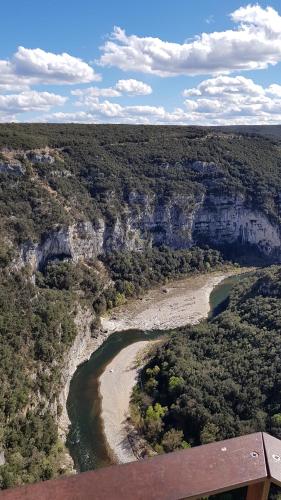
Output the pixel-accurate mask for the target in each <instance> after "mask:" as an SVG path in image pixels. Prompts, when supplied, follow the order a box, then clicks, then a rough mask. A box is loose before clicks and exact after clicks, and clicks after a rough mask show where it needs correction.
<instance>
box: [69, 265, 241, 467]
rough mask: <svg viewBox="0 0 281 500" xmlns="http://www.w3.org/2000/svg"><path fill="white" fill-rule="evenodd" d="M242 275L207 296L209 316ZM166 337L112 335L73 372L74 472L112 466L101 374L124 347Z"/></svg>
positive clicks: (140, 333)
mask: <svg viewBox="0 0 281 500" xmlns="http://www.w3.org/2000/svg"><path fill="white" fill-rule="evenodd" d="M240 279H241V275H234V276H230V277H228V278H226V279H224V280H223V281H222V282H221V283H220V284H219V285H217V286H216V287H215V288H214V290H213V291H212V293H211V295H210V313H209V317H210V316H214V315H216V314H218V313H219V312H221V310H222V309H223V308H224V307H226V305H227V298H228V296H229V293H230V290H231V288H232V287H233V285H234V284H236V283H237V282H238V281H239V280H240ZM165 335H167V333H166V332H165V331H164V332H163V331H157V330H154V331H152V332H147V331H140V330H130V331H128V330H126V331H120V332H116V333H114V334H113V335H111V336H110V337H109V338H108V339H107V340H106V341H105V342H104V343H103V345H102V346H101V347H100V348H99V349H98V350H97V351H96V352H94V353H93V355H92V356H91V358H90V359H89V361H87V362H86V363H84V364H83V365H81V366H80V367H79V368H78V369H77V370H76V372H75V374H74V376H73V378H72V381H71V385H70V392H69V396H68V401H67V410H68V415H69V418H70V421H71V428H70V432H69V435H68V439H67V447H68V448H69V451H70V454H71V456H72V458H73V460H74V464H75V468H76V469H77V470H79V471H81V472H83V471H86V470H92V469H96V468H99V467H104V466H107V465H111V464H112V463H113V457H112V455H111V453H110V450H109V449H108V446H107V442H106V438H105V435H104V431H103V421H102V418H101V397H100V393H99V384H100V377H101V374H102V373H103V372H104V370H105V369H106V367H107V365H108V364H109V363H110V362H111V361H112V359H113V358H114V357H115V356H117V354H119V353H120V351H122V350H123V349H124V348H125V347H127V346H129V345H131V344H133V343H135V342H139V341H143V340H155V339H158V338H161V337H163V336H165Z"/></svg>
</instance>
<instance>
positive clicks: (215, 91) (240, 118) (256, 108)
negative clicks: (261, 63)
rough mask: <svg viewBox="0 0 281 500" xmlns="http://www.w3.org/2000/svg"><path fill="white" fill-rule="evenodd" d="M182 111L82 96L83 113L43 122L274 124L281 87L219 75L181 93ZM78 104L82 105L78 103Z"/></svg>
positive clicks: (280, 113)
mask: <svg viewBox="0 0 281 500" xmlns="http://www.w3.org/2000/svg"><path fill="white" fill-rule="evenodd" d="M183 94H184V96H186V97H187V99H186V100H185V101H184V104H183V108H176V109H174V110H172V111H169V110H167V109H165V107H164V106H141V105H136V106H128V105H127V106H124V105H120V104H117V103H114V102H111V101H109V100H104V101H100V100H99V98H98V97H95V96H91V95H88V96H85V100H84V101H83V105H84V106H85V109H86V111H85V110H82V111H77V112H75V113H53V114H51V115H47V116H45V118H44V120H46V121H48V120H49V121H62V122H77V123H132V124H137V123H143V124H178V125H191V124H197V125H229V124H258V123H260V124H273V123H280V122H281V86H280V85H278V84H272V85H270V86H268V87H263V86H262V85H258V84H256V83H255V82H253V80H251V79H249V78H245V77H243V76H235V77H229V76H225V75H220V76H218V77H216V78H210V79H207V80H204V81H202V82H201V83H200V84H199V85H198V86H197V87H195V88H192V89H186V90H185V91H184V92H183ZM80 104H81V103H80Z"/></svg>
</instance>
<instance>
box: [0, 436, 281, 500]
mask: <svg viewBox="0 0 281 500" xmlns="http://www.w3.org/2000/svg"><path fill="white" fill-rule="evenodd" d="M271 483H274V484H276V485H277V486H281V441H279V440H278V439H276V438H274V437H272V436H270V435H269V434H266V433H256V434H249V435H246V436H241V437H238V438H234V439H228V440H226V441H219V442H216V443H211V444H207V445H203V446H198V447H195V448H192V449H189V450H183V451H179V452H174V453H168V454H166V455H159V456H157V457H154V458H149V459H147V460H141V461H139V462H132V463H129V464H123V465H116V466H111V467H106V468H103V469H98V470H95V471H91V472H84V473H82V474H77V475H73V476H67V477H63V478H61V479H56V480H50V481H46V482H42V483H36V484H33V485H27V486H23V487H20V488H15V489H10V490H6V491H2V492H1V493H0V500H64V499H67V500H179V499H199V498H201V497H206V496H209V495H214V494H216V493H220V492H226V491H231V490H234V489H236V488H242V487H247V488H248V489H247V500H266V499H267V498H268V492H269V488H270V484H271Z"/></svg>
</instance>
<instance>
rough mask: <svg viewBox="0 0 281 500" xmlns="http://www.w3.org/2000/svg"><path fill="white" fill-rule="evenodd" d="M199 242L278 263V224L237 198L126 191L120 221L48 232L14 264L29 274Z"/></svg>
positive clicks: (280, 237)
mask: <svg viewBox="0 0 281 500" xmlns="http://www.w3.org/2000/svg"><path fill="white" fill-rule="evenodd" d="M198 243H204V244H209V245H211V246H214V245H215V246H220V245H222V246H223V245H229V244H232V245H233V244H236V245H237V246H238V248H239V246H241V247H242V246H243V245H253V246H254V247H255V248H256V249H258V250H259V251H260V253H261V254H262V256H263V257H265V258H266V259H268V260H269V261H272V262H280V261H281V233H280V226H279V225H278V224H277V223H275V222H273V221H272V220H270V219H269V218H268V217H267V215H266V214H265V213H263V212H262V211H260V210H258V209H255V208H253V207H251V206H250V204H249V202H248V201H247V199H246V198H245V197H244V196H243V195H242V194H241V193H237V194H235V195H229V196H225V195H220V196H219V195H217V196H216V195H214V194H210V195H208V194H206V195H202V196H200V197H198V199H193V198H191V197H188V196H183V195H177V196H174V197H173V198H171V199H169V200H168V201H167V200H165V201H163V200H161V199H157V198H156V196H148V195H147V194H145V195H140V194H138V193H135V192H132V193H131V194H130V197H129V200H128V201H127V203H126V204H124V208H123V212H122V214H121V215H120V217H118V218H116V220H115V221H114V222H113V223H112V222H111V223H109V222H108V221H106V219H105V218H100V219H99V221H98V222H97V223H95V224H93V223H91V222H90V221H80V222H76V223H74V224H72V225H70V226H69V227H64V228H60V229H58V230H53V231H52V232H49V233H48V234H47V235H45V237H44V239H42V240H41V242H40V243H36V244H32V243H27V244H25V245H23V246H22V248H21V256H20V261H18V264H21V265H23V264H25V263H29V264H31V266H32V268H33V270H36V269H38V268H40V267H41V266H42V265H44V263H46V262H47V261H49V260H54V259H60V260H63V259H71V260H73V261H75V262H76V261H78V260H79V259H92V258H95V257H97V256H98V255H101V254H103V253H104V252H107V251H113V250H137V251H139V250H141V249H142V248H143V247H144V246H146V245H149V246H151V245H167V246H168V247H171V248H174V249H179V248H188V247H190V246H192V245H195V244H198Z"/></svg>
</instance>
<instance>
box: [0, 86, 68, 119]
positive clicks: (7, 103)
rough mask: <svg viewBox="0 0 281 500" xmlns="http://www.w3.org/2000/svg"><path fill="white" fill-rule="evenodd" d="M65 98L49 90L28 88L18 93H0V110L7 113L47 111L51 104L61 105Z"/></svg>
mask: <svg viewBox="0 0 281 500" xmlns="http://www.w3.org/2000/svg"><path fill="white" fill-rule="evenodd" d="M66 100H67V98H66V97H62V96H60V95H56V94H53V93H50V92H36V91H35V90H29V91H26V92H21V93H20V94H8V95H0V111H4V112H8V113H9V114H17V113H22V112H30V111H48V110H49V109H50V108H51V107H52V106H61V105H62V104H64V103H65V101H66Z"/></svg>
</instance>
